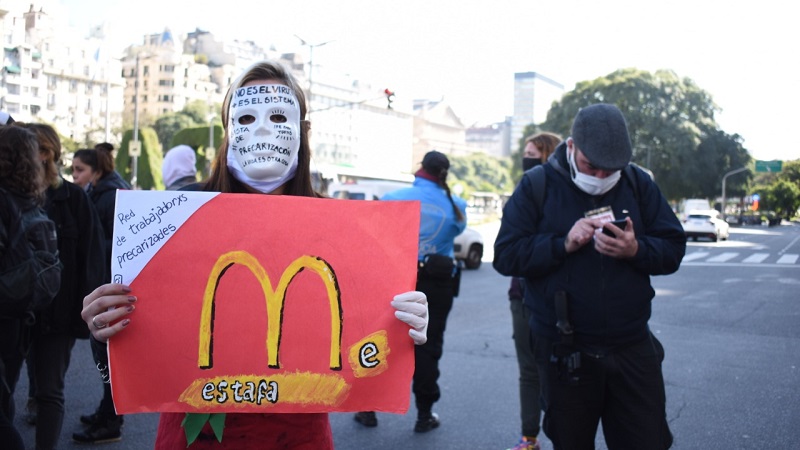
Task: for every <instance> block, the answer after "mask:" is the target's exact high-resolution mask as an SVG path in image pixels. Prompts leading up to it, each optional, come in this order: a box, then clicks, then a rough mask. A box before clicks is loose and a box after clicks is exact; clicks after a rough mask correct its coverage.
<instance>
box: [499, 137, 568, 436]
mask: <svg viewBox="0 0 800 450" xmlns="http://www.w3.org/2000/svg"><path fill="white" fill-rule="evenodd" d="M559 142H561V137H560V136H558V135H556V134H553V133H547V132H543V133H537V134H534V135H531V136H528V138H527V139H525V148H524V149H523V153H522V171H523V172H525V171H528V170H531V169H533V168H534V167H536V166H538V165H541V164H542V163H544V162H545V161H547V158H549V157H550V155H552V154H553V152H554V151H555V149H556V146H558V144H559ZM523 283H524V280H523V279H522V278H519V277H511V285H510V286H509V288H508V299H509V301H510V302H509V304H510V307H511V325H512V327H513V330H514V335H513V337H514V348H515V349H516V352H517V363H518V365H519V404H520V411H519V414H520V419H521V421H522V437H521V438H520V440H519V442H518V443H517V444H516V445H515V446H514V447H512V448H511V449H510V450H538V449H539V448H541V446H540V445H539V441H538V440H537V436H539V430H540V426H539V421H540V419H541V415H542V414H541V405H540V404H539V398H540V396H541V389H540V386H539V369H538V365H537V364H536V358H535V357H534V354H533V348H534V343H535V342H536V338H535V337H534V336H533V334H531V329H530V326H529V325H528V322H530V317H531V312H530V309H529V308H527V307H526V306H525V305H524V304H523V302H522V299H523V292H524V284H523Z"/></svg>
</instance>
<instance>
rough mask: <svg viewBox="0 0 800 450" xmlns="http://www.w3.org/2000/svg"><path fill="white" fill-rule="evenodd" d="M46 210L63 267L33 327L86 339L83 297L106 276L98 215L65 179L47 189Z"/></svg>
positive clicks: (40, 330) (78, 191)
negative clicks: (56, 289)
mask: <svg viewBox="0 0 800 450" xmlns="http://www.w3.org/2000/svg"><path fill="white" fill-rule="evenodd" d="M45 210H46V211H47V216H48V217H50V220H52V221H53V222H55V224H56V229H57V233H58V253H59V258H60V259H61V263H62V264H63V265H64V268H63V270H62V272H61V289H60V290H59V292H58V295H56V298H55V299H54V300H53V303H52V304H51V305H50V306H49V307H48V308H47V309H46V310H45V311H42V312H40V313H38V314H37V316H36V329H37V330H38V331H39V332H40V333H43V334H54V333H67V334H70V335H73V336H75V337H77V338H84V339H85V338H87V337H88V336H89V330H88V328H87V327H86V323H85V322H84V321H83V319H81V309H83V298H84V297H85V296H86V295H87V294H89V293H90V292H92V291H93V290H94V289H95V288H97V287H98V286H100V285H101V284H103V283H104V282H105V280H106V279H107V278H108V276H107V275H106V273H107V271H108V270H109V269H108V260H107V259H106V257H105V250H104V244H103V229H102V227H101V225H100V219H99V218H98V216H97V212H96V211H95V208H94V206H93V205H92V202H91V201H90V200H89V197H87V196H86V193H85V192H83V189H81V188H80V187H79V186H77V185H75V184H72V183H70V182H68V181H64V182H63V183H62V184H61V186H59V187H58V188H53V187H50V188H48V189H47V201H46V203H45Z"/></svg>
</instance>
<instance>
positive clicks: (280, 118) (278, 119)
mask: <svg viewBox="0 0 800 450" xmlns="http://www.w3.org/2000/svg"><path fill="white" fill-rule="evenodd" d="M269 120H270V121H271V122H272V123H286V116H284V115H283V114H273V115H271V116H269Z"/></svg>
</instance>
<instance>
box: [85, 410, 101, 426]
mask: <svg viewBox="0 0 800 450" xmlns="http://www.w3.org/2000/svg"><path fill="white" fill-rule="evenodd" d="M99 420H100V416H99V415H98V414H97V413H96V412H94V413H91V414H89V415H86V416H81V423H82V424H84V425H93V424H95V423H97V422H98V421H99Z"/></svg>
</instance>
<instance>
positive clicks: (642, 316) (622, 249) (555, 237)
mask: <svg viewBox="0 0 800 450" xmlns="http://www.w3.org/2000/svg"><path fill="white" fill-rule="evenodd" d="M631 154H632V152H631V142H630V137H629V135H628V128H627V125H626V123H625V118H624V117H623V115H622V112H621V111H620V110H619V109H618V108H617V107H616V106H614V105H610V104H595V105H591V106H587V107H585V108H582V109H581V110H580V111H579V112H578V114H577V116H576V117H575V120H574V122H573V125H572V133H571V136H570V137H568V138H567V139H566V140H565V141H564V142H562V143H561V144H559V146H558V148H557V149H556V152H555V154H554V155H553V157H551V158H550V159H549V160H548V162H547V163H546V164H544V165H543V168H544V176H545V181H546V183H545V184H544V186H545V190H544V194H545V195H544V198H543V200H542V198H541V196H539V197H537V196H536V195H535V193H534V192H535V187H534V185H533V182H532V180H533V178H532V177H524V178H523V180H522V182H521V183H520V185H519V186H518V188H517V190H516V191H515V192H514V194H513V195H512V196H511V198H510V199H509V201H508V203H507V204H506V207H505V209H504V210H503V220H502V224H501V227H500V232H499V233H498V236H497V239H496V241H495V258H494V267H495V269H496V270H497V271H498V272H500V273H501V274H503V275H511V276H519V277H524V279H525V300H524V301H525V305H526V306H527V307H528V308H530V309H531V310H532V311H533V313H532V316H531V317H532V318H531V322H530V325H531V330H532V332H533V334H534V335H535V336H536V344H535V349H534V352H535V354H536V359H537V362H538V363H539V364H540V365H541V366H542V367H543V368H544V370H543V374H542V375H543V376H544V377H543V379H542V395H543V398H544V406H545V418H544V423H543V429H544V432H545V434H546V435H547V436H548V438H550V440H551V441H552V442H553V446H554V448H555V449H584V448H594V439H595V434H596V432H597V426H598V423H599V422H600V421H602V422H603V433H604V436H605V440H606V443H607V445H608V446H609V448H647V449H666V448H669V447H670V446H671V445H672V435H671V433H670V431H669V426H668V424H667V420H666V395H665V390H664V379H663V376H662V373H661V362H662V360H663V358H664V351H663V347H662V346H661V344H660V342H658V340H657V339H656V338H655V336H653V335H652V334H651V333H650V330H649V327H648V324H647V322H648V320H649V319H650V313H651V306H650V302H651V300H652V299H653V296H654V290H653V288H652V286H651V284H650V276H651V275H665V274H670V273H673V272H675V271H676V270H678V267H679V266H680V262H681V260H682V259H683V255H684V253H685V251H686V237H685V235H684V233H683V228H682V227H681V224H680V222H679V221H678V219H677V217H676V216H675V214H674V213H673V212H672V209H671V208H670V206H669V204H668V203H667V201H666V199H665V198H664V196H663V195H662V194H661V191H660V190H659V188H658V186H657V185H656V184H655V183H654V182H653V180H652V179H651V178H650V176H649V175H647V174H646V173H645V172H644V171H643V170H641V169H640V168H638V167H635V166H633V167H630V168H628V165H629V163H630V159H631ZM623 173H624V176H623ZM537 198H538V200H537Z"/></svg>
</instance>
